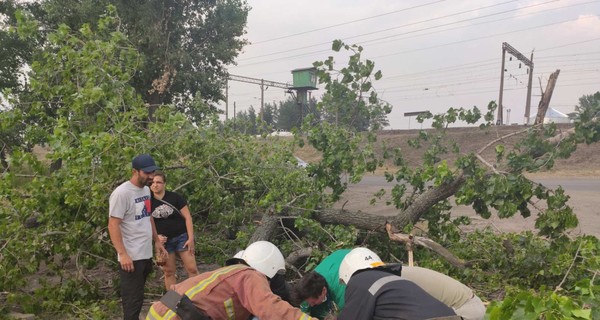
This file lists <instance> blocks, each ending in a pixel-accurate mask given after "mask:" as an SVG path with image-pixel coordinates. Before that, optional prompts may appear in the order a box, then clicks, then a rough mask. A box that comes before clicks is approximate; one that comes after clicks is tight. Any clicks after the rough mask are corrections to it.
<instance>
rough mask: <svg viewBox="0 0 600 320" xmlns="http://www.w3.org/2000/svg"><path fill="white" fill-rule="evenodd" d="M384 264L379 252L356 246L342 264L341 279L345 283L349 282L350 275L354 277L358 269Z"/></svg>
mask: <svg viewBox="0 0 600 320" xmlns="http://www.w3.org/2000/svg"><path fill="white" fill-rule="evenodd" d="M382 265H384V263H383V261H381V258H379V256H378V255H377V253H375V252H373V251H371V250H369V249H367V248H361V247H359V248H354V249H352V251H350V252H348V254H347V255H346V256H345V257H344V260H342V263H341V264H340V270H339V274H340V280H342V281H343V282H344V283H345V284H348V281H350V277H352V275H353V274H354V273H355V272H356V271H358V270H363V269H371V268H375V267H379V266H382Z"/></svg>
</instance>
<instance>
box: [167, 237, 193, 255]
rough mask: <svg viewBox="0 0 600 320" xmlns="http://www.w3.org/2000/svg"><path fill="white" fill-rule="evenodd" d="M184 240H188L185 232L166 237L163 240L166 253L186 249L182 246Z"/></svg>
mask: <svg viewBox="0 0 600 320" xmlns="http://www.w3.org/2000/svg"><path fill="white" fill-rule="evenodd" d="M186 241H188V235H187V232H185V233H182V234H180V235H178V236H175V237H171V238H168V239H167V242H165V249H167V252H168V253H173V252H182V251H186V250H187V249H188V248H185V247H184V245H185V242H186Z"/></svg>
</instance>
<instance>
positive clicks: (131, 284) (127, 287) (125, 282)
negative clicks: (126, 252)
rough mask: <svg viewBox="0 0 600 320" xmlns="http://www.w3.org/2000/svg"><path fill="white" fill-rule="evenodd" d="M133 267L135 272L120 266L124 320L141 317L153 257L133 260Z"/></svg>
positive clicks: (134, 319) (133, 319)
mask: <svg viewBox="0 0 600 320" xmlns="http://www.w3.org/2000/svg"><path fill="white" fill-rule="evenodd" d="M133 268H134V271H133V272H125V271H124V270H123V269H121V268H119V275H120V276H121V301H122V304H123V320H139V319H140V311H141V310H142V305H143V304H144V286H145V285H146V278H147V277H148V275H149V274H150V272H151V271H152V259H145V260H136V261H133Z"/></svg>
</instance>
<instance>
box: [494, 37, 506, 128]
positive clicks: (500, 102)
mask: <svg viewBox="0 0 600 320" xmlns="http://www.w3.org/2000/svg"><path fill="white" fill-rule="evenodd" d="M505 43H506V42H505ZM505 56H506V50H504V43H503V44H502V71H501V72H500V96H499V97H498V116H497V117H496V125H497V126H500V125H502V124H504V122H503V121H502V96H503V94H502V93H503V92H504V70H505V69H504V60H505V59H504V57H505Z"/></svg>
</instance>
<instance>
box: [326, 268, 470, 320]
mask: <svg viewBox="0 0 600 320" xmlns="http://www.w3.org/2000/svg"><path fill="white" fill-rule="evenodd" d="M345 301H346V306H345V308H344V309H343V310H342V312H341V313H340V315H339V316H338V319H339V320H350V319H355V320H370V319H375V320H378V319H399V320H400V319H405V320H421V319H430V318H437V317H449V316H456V314H455V313H454V311H453V310H452V309H451V308H450V307H448V306H446V305H445V304H443V303H442V302H440V301H438V300H436V299H435V298H434V297H432V296H431V295H429V294H428V293H427V292H425V291H424V290H423V289H421V288H420V287H419V286H417V285H416V284H414V283H413V282H410V281H408V280H405V279H402V278H401V277H399V276H398V275H396V274H392V273H390V272H386V271H385V270H378V269H367V270H362V271H359V272H357V273H355V274H354V275H352V277H351V278H350V281H349V283H348V286H347V287H346V295H345ZM456 319H460V317H456Z"/></svg>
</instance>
